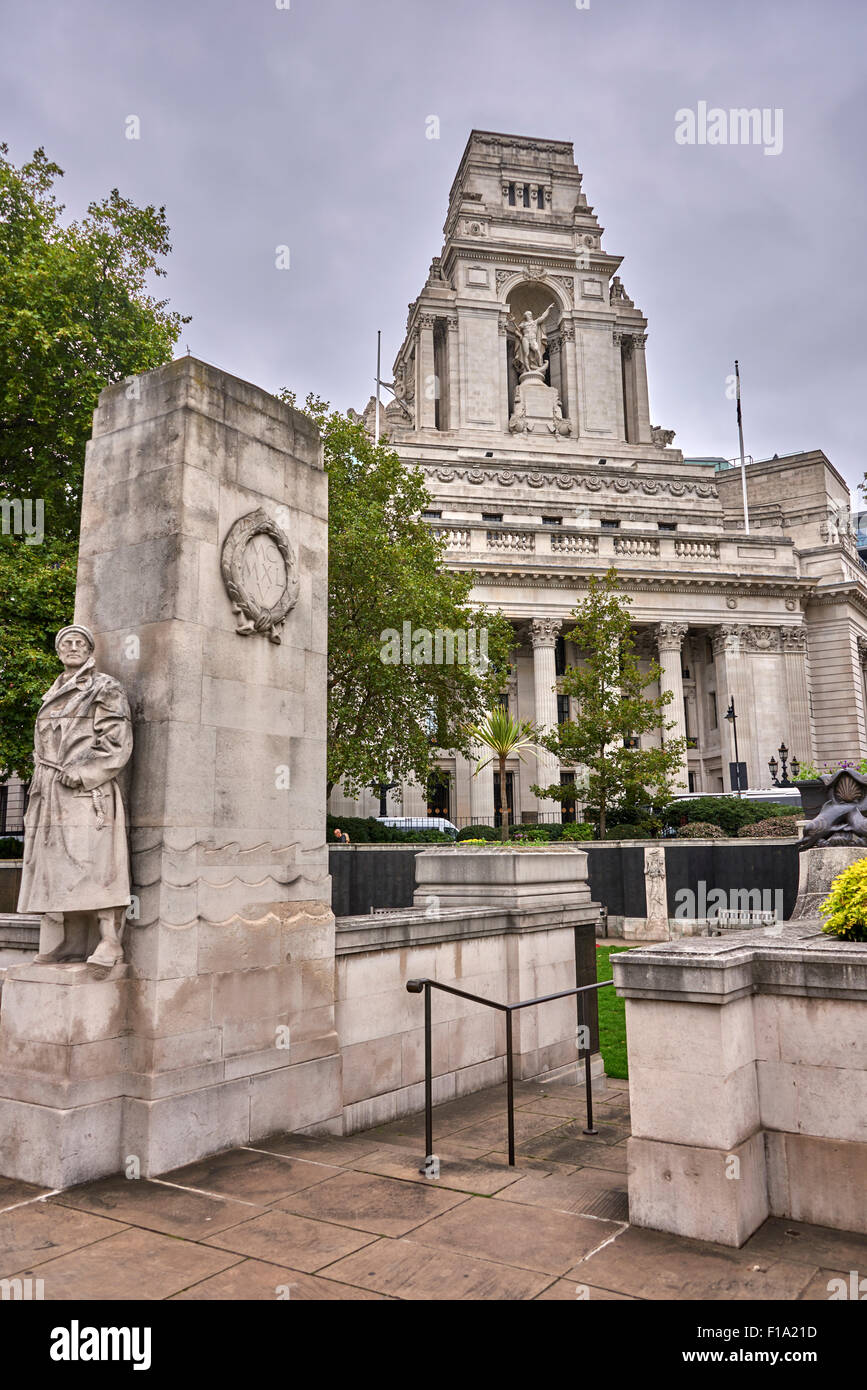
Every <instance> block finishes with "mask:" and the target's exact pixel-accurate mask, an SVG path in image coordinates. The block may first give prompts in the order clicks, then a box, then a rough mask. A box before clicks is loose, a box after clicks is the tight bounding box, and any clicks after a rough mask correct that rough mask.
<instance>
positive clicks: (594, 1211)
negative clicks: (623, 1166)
mask: <svg viewBox="0 0 867 1390" xmlns="http://www.w3.org/2000/svg"><path fill="white" fill-rule="evenodd" d="M606 1177H607V1178H608V1179H609V1181H608V1182H606ZM496 1196H497V1198H498V1199H499V1200H501V1201H506V1202H518V1203H520V1204H522V1205H523V1206H532V1207H545V1208H547V1209H548V1210H549V1211H570V1212H575V1213H577V1214H579V1215H583V1216H604V1217H607V1218H608V1219H609V1220H611V1221H624V1222H625V1221H628V1220H629V1204H628V1201H627V1196H626V1184H625V1182H622V1181H621V1184H620V1186H619V1187H612V1186H611V1185H610V1174H608V1175H606V1174H605V1173H603V1172H602V1170H601V1169H597V1170H596V1174H594V1172H593V1170H592V1169H585V1168H579V1170H578V1172H577V1173H570V1174H568V1175H564V1174H562V1173H552V1174H551V1175H550V1176H549V1177H545V1176H543V1175H540V1174H533V1175H531V1176H528V1177H523V1178H521V1179H519V1181H518V1182H515V1183H512V1184H511V1185H510V1186H509V1187H506V1188H504V1189H503V1190H502V1191H500V1192H498V1193H497V1194H496Z"/></svg>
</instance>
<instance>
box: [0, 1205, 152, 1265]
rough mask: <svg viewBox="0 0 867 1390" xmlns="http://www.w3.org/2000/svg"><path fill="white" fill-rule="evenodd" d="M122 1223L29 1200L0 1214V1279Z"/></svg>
mask: <svg viewBox="0 0 867 1390" xmlns="http://www.w3.org/2000/svg"><path fill="white" fill-rule="evenodd" d="M124 1229H125V1227H124V1225H123V1223H122V1222H119V1221H107V1220H106V1219H105V1218H104V1217H102V1216H92V1215H90V1214H89V1213H87V1212H81V1211H74V1210H73V1209H72V1208H71V1207H59V1206H53V1205H52V1206H48V1204H47V1203H46V1202H29V1203H28V1204H27V1206H24V1207H14V1208H13V1209H12V1211H5V1212H2V1213H0V1278H3V1277H5V1275H7V1274H18V1273H20V1272H21V1270H27V1269H30V1268H31V1267H32V1268H34V1269H35V1268H36V1267H37V1265H41V1264H43V1263H44V1262H45V1261H46V1260H51V1259H54V1258H56V1257H57V1256H59V1255H65V1254H66V1253H67V1252H68V1251H71V1250H80V1249H81V1248H82V1247H83V1246H86V1245H90V1244H91V1243H92V1242H93V1241H97V1240H103V1239H104V1238H105V1237H106V1236H112V1235H116V1234H117V1233H118V1232H119V1231H123V1230H124Z"/></svg>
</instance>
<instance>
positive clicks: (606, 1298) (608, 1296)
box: [536, 1279, 637, 1331]
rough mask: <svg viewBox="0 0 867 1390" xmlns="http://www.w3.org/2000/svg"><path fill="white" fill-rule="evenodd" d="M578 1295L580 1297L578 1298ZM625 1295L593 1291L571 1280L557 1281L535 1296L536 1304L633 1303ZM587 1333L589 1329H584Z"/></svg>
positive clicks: (633, 1299)
mask: <svg viewBox="0 0 867 1390" xmlns="http://www.w3.org/2000/svg"><path fill="white" fill-rule="evenodd" d="M579 1293H580V1297H579ZM636 1301H637V1300H636V1299H635V1298H633V1297H632V1296H631V1294H627V1293H612V1292H611V1290H610V1289H594V1288H590V1287H589V1286H588V1285H586V1284H583V1285H582V1284H573V1283H572V1281H571V1279H558V1280H557V1282H556V1284H551V1285H550V1287H549V1288H547V1289H545V1291H544V1293H539V1294H537V1295H536V1302H537V1303H553V1302H559V1303H583V1302H587V1303H611V1302H616V1303H635V1302H636ZM585 1331H589V1328H587V1329H585Z"/></svg>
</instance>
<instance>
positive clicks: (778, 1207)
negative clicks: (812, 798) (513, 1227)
mask: <svg viewBox="0 0 867 1390" xmlns="http://www.w3.org/2000/svg"><path fill="white" fill-rule="evenodd" d="M614 981H615V987H616V989H617V992H618V994H620V995H621V996H623V997H624V998H625V999H626V1032H627V1041H628V1047H629V1093H630V1100H631V1111H632V1135H633V1137H632V1138H631V1139H630V1141H629V1146H628V1147H629V1219H630V1221H631V1222H632V1223H633V1225H636V1226H649V1227H651V1228H652V1229H654V1230H660V1231H672V1232H674V1233H676V1234H678V1235H683V1236H692V1237H694V1238H695V1239H697V1240H711V1241H719V1242H721V1243H722V1244H723V1245H732V1246H740V1245H743V1244H744V1242H745V1241H746V1240H747V1239H748V1238H749V1236H750V1235H751V1234H752V1233H753V1231H755V1230H756V1229H757V1228H758V1227H759V1226H760V1225H761V1224H762V1222H763V1221H764V1220H765V1219H766V1217H768V1216H782V1217H787V1218H790V1219H791V1220H795V1221H810V1222H815V1223H816V1224H818V1225H821V1226H832V1227H837V1228H839V1229H843V1230H848V1231H860V1232H867V1208H865V1204H864V1192H865V1191H867V1118H865V1117H867V1056H865V1051H864V1022H863V1016H864V1005H865V1001H867V946H863V945H861V944H858V943H854V942H841V941H836V940H834V939H832V938H830V937H828V936H823V935H822V933H821V930H820V924H819V923H818V922H816V921H814V922H807V921H804V922H801V923H795V924H791V925H785V926H783V925H781V924H779V923H778V924H775V925H774V926H772V927H770V928H768V929H766V930H752V931H749V932H744V933H731V934H730V935H729V936H727V937H725V938H723V939H718V938H714V939H711V940H702V939H697V940H692V941H683V942H679V943H677V944H675V943H670V944H667V945H661V946H653V947H646V948H638V949H636V950H633V951H628V952H623V953H622V954H620V955H617V956H615V957H614Z"/></svg>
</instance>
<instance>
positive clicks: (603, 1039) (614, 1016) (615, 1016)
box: [596, 946, 632, 1081]
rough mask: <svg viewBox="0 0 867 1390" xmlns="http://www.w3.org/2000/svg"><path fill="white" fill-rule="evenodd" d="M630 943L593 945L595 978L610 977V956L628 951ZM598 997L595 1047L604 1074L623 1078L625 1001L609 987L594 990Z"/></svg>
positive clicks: (624, 1072) (624, 1066)
mask: <svg viewBox="0 0 867 1390" xmlns="http://www.w3.org/2000/svg"><path fill="white" fill-rule="evenodd" d="M631 949H632V947H631V946H597V947H596V978H597V980H610V979H611V975H612V972H611V957H612V955H614V954H615V953H616V952H617V951H629V950H631ZM597 997H598V999H599V1050H600V1052H601V1053H602V1058H603V1061H604V1062H605V1072H606V1075H607V1076H616V1077H620V1078H622V1079H623V1080H624V1081H625V1080H627V1078H628V1076H629V1068H628V1067H627V1065H626V1000H625V999H621V998H619V996H618V995H617V994H616V993H615V991H614V990H613V989H600V990H598V991H597Z"/></svg>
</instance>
